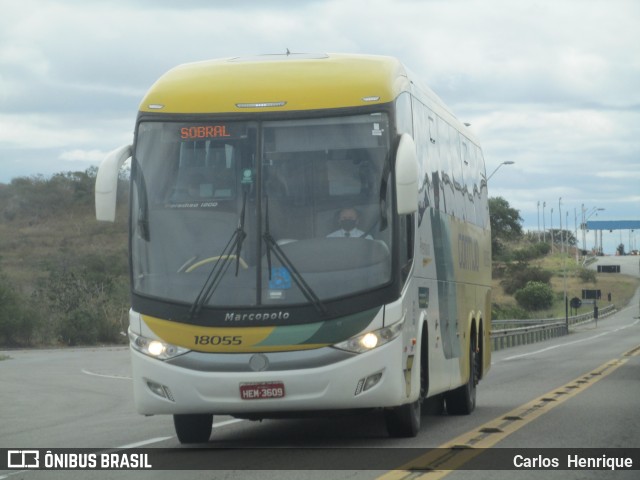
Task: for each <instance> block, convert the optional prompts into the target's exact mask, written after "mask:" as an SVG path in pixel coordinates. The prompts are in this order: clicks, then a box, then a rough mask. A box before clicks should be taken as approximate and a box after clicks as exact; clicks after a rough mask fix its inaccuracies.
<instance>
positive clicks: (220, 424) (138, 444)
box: [0, 418, 244, 480]
mask: <svg viewBox="0 0 640 480" xmlns="http://www.w3.org/2000/svg"><path fill="white" fill-rule="evenodd" d="M238 422H244V420H243V419H241V418H232V419H231V420H225V421H224V422H218V423H214V424H213V428H220V427H225V426H227V425H231V424H234V423H238ZM171 438H176V437H175V435H170V436H168V437H156V438H150V439H148V440H142V441H140V442H135V443H129V444H127V445H122V446H120V447H116V449H117V450H120V449H127V448H139V447H143V446H145V445H151V444H154V443H160V442H164V441H165V440H169V439H171ZM0 480H2V477H0Z"/></svg>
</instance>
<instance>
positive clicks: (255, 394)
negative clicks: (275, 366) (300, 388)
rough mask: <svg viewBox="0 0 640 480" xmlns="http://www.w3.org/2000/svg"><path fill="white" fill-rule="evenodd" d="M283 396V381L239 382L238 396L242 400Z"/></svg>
mask: <svg viewBox="0 0 640 480" xmlns="http://www.w3.org/2000/svg"><path fill="white" fill-rule="evenodd" d="M282 397H284V383H282V382H263V383H241V384H240V398H241V399H242V400H263V399H268V398H282Z"/></svg>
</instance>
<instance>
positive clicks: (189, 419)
mask: <svg viewBox="0 0 640 480" xmlns="http://www.w3.org/2000/svg"><path fill="white" fill-rule="evenodd" d="M173 425H174V426H175V428H176V435H177V436H178V440H180V443H206V442H208V441H209V437H211V430H212V429H213V415H211V414H206V413H205V414H193V415H174V416H173Z"/></svg>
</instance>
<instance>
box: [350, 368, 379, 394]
mask: <svg viewBox="0 0 640 480" xmlns="http://www.w3.org/2000/svg"><path fill="white" fill-rule="evenodd" d="M381 378H382V371H380V372H376V373H374V374H371V375H369V376H368V377H366V378H361V379H360V380H358V384H357V385H356V391H355V395H359V394H361V393H362V392H366V391H367V390H369V389H370V388H373V387H375V386H376V385H377V384H378V383H379V382H380V379H381Z"/></svg>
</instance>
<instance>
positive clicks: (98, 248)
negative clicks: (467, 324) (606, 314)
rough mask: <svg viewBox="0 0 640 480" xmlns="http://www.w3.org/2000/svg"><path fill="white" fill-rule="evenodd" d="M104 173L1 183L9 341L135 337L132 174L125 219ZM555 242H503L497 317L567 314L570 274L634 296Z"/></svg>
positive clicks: (574, 288) (3, 313) (621, 279)
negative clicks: (540, 300) (535, 285)
mask: <svg viewBox="0 0 640 480" xmlns="http://www.w3.org/2000/svg"><path fill="white" fill-rule="evenodd" d="M95 175H96V170H95V169H90V170H87V171H85V172H67V173H61V174H57V175H54V176H52V177H49V178H45V177H42V176H36V177H26V178H24V177H23V178H17V179H14V180H13V181H12V182H11V183H10V184H8V185H0V345H1V346H10V347H19V346H34V345H35V346H40V345H87V344H96V343H118V342H124V341H126V338H125V337H123V336H122V335H121V332H124V331H126V325H127V321H128V320H127V311H128V308H129V292H128V290H129V278H128V265H127V262H128V254H127V211H126V210H127V203H128V198H127V195H128V181H127V179H126V178H122V179H121V185H120V186H119V189H118V191H119V195H120V198H119V211H118V215H117V221H116V222H115V223H101V222H97V221H96V220H95V216H94V200H93V192H94V183H95ZM504 203H505V205H506V206H507V207H508V203H507V202H504ZM507 211H508V209H507ZM492 212H493V210H492ZM516 213H517V211H516ZM497 216H498V214H497V213H496V214H495V215H492V221H493V219H494V218H495V217H497ZM516 220H517V219H516ZM513 225H517V222H516V221H514V222H513ZM548 247H549V246H548V245H546V244H541V243H539V242H537V243H536V242H535V241H533V239H531V238H529V239H527V238H526V237H524V238H520V239H519V240H517V241H511V242H510V243H504V245H502V244H501V245H500V254H499V259H495V258H494V279H493V302H492V303H493V312H492V315H493V318H495V319H499V318H503V319H511V318H550V317H561V316H564V301H563V299H564V288H565V278H566V289H567V295H568V298H573V297H576V296H577V297H580V296H581V291H582V289H584V288H589V289H595V288H597V289H601V290H602V292H603V299H604V300H603V301H602V302H601V305H602V306H604V305H606V304H608V303H609V302H608V301H607V294H608V293H609V292H611V293H612V297H613V298H612V301H613V302H614V303H615V304H616V305H618V306H622V305H625V304H627V303H628V301H629V299H630V298H631V296H632V295H633V293H634V292H635V290H636V289H637V287H638V279H635V278H630V277H625V276H622V275H619V274H596V273H595V272H589V271H587V270H585V269H583V268H580V266H579V265H577V264H576V260H575V256H574V254H573V250H572V251H571V252H570V254H568V255H567V254H565V255H564V256H562V255H559V254H557V253H556V254H549V252H548V250H549V248H548ZM565 272H566V275H565ZM528 280H537V281H542V282H543V283H546V284H548V285H550V287H551V289H550V290H551V291H552V294H551V295H552V302H551V304H550V305H549V307H547V308H542V309H537V308H536V309H533V310H532V309H524V308H522V307H521V306H520V305H519V304H518V302H517V301H516V299H515V296H514V295H515V293H514V292H515V291H516V290H517V289H518V288H522V287H523V286H524V285H525V284H526V282H527V281H528ZM589 308H593V307H592V306H590V305H589V306H585V307H583V308H582V311H586V310H587V309H589ZM579 313H580V312H579Z"/></svg>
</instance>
